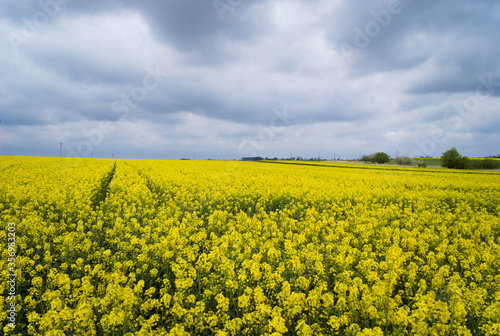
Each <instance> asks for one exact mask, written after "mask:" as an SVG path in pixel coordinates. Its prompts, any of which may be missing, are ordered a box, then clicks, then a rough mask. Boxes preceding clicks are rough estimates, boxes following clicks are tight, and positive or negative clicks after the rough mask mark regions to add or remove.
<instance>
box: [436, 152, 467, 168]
mask: <svg viewBox="0 0 500 336" xmlns="http://www.w3.org/2000/svg"><path fill="white" fill-rule="evenodd" d="M461 161H463V160H462V155H460V153H458V150H457V149H456V148H455V147H453V148H452V149H449V150H447V151H446V152H444V153H443V154H442V155H441V166H442V167H446V168H459V167H460V166H461V165H462V164H463V163H464V162H461Z"/></svg>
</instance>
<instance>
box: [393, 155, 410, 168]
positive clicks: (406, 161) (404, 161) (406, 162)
mask: <svg viewBox="0 0 500 336" xmlns="http://www.w3.org/2000/svg"><path fill="white" fill-rule="evenodd" d="M396 163H397V164H398V165H400V166H411V165H413V163H414V161H413V159H412V158H411V157H408V156H398V157H397V158H396Z"/></svg>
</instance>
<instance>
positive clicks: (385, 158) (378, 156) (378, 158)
mask: <svg viewBox="0 0 500 336" xmlns="http://www.w3.org/2000/svg"><path fill="white" fill-rule="evenodd" d="M373 159H374V161H375V162H377V163H386V162H389V161H390V160H391V159H390V158H389V155H387V154H386V153H384V152H378V153H375V155H374V156H373Z"/></svg>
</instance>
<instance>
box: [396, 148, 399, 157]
mask: <svg viewBox="0 0 500 336" xmlns="http://www.w3.org/2000/svg"><path fill="white" fill-rule="evenodd" d="M396 157H399V149H396Z"/></svg>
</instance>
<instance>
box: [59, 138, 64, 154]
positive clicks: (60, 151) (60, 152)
mask: <svg viewBox="0 0 500 336" xmlns="http://www.w3.org/2000/svg"><path fill="white" fill-rule="evenodd" d="M63 144H64V143H63V142H62V140H61V142H59V145H60V149H59V157H62V146H63Z"/></svg>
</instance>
